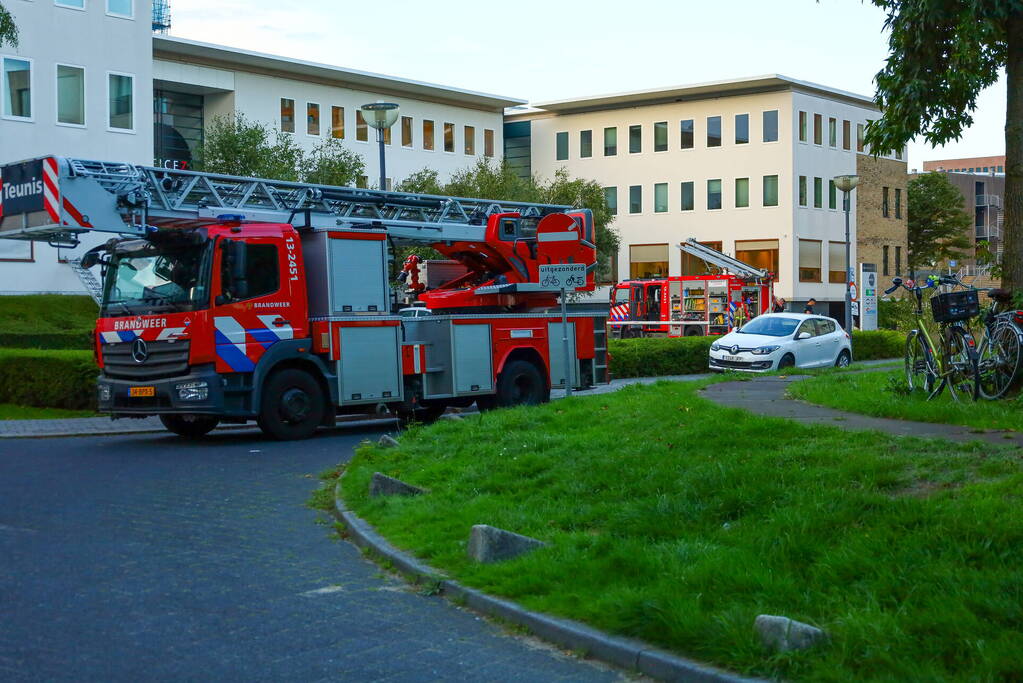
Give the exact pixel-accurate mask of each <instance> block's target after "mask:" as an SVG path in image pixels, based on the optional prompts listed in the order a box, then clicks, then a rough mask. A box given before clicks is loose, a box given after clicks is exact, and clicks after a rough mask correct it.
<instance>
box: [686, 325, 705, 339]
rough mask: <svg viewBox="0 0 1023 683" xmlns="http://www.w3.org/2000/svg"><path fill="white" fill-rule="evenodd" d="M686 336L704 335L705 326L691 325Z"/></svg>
mask: <svg viewBox="0 0 1023 683" xmlns="http://www.w3.org/2000/svg"><path fill="white" fill-rule="evenodd" d="M686 336H687V337H702V336H703V328H702V327H696V326H695V325H690V326H689V327H687V328H686Z"/></svg>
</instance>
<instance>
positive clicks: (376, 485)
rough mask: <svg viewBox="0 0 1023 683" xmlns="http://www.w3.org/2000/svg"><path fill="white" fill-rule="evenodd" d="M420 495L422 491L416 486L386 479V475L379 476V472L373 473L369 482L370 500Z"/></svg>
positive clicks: (398, 480)
mask: <svg viewBox="0 0 1023 683" xmlns="http://www.w3.org/2000/svg"><path fill="white" fill-rule="evenodd" d="M421 493H423V489H421V488H419V487H418V486H413V485H412V484H406V483H405V482H403V481H402V480H401V479H395V478H394V477H388V476H387V475H386V474H380V473H379V472H374V473H373V478H372V479H370V480H369V496H370V498H376V497H377V496H418V495H419V494H421Z"/></svg>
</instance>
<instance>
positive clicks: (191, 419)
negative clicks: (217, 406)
mask: <svg viewBox="0 0 1023 683" xmlns="http://www.w3.org/2000/svg"><path fill="white" fill-rule="evenodd" d="M160 422H162V423H163V426H164V427H166V428H167V430H168V431H171V432H174V433H175V434H177V435H178V436H183V437H185V438H186V439H200V438H202V437H204V436H206V435H207V434H209V433H210V432H212V431H213V429H214V427H216V426H217V425H218V424H220V420H219V419H217V418H215V417H212V416H210V415H161V416H160Z"/></svg>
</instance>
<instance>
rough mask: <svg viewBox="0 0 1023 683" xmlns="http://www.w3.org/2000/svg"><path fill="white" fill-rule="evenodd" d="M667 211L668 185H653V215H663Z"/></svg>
mask: <svg viewBox="0 0 1023 683" xmlns="http://www.w3.org/2000/svg"><path fill="white" fill-rule="evenodd" d="M667 210H668V183H657V184H655V185H654V213H664V212H666V211H667Z"/></svg>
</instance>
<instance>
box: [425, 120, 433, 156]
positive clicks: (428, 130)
mask: <svg viewBox="0 0 1023 683" xmlns="http://www.w3.org/2000/svg"><path fill="white" fill-rule="evenodd" d="M433 147H434V137H433V121H430V120H429V119H423V149H425V150H428V151H431V152H432V151H433Z"/></svg>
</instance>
